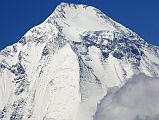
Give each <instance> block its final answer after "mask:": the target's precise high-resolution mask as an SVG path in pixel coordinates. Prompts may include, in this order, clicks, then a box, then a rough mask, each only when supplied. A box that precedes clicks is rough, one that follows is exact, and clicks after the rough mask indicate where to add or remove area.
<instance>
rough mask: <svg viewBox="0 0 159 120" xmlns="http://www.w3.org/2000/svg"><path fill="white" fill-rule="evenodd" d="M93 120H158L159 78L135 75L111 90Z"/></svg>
mask: <svg viewBox="0 0 159 120" xmlns="http://www.w3.org/2000/svg"><path fill="white" fill-rule="evenodd" d="M94 120H159V78H151V77H148V76H145V75H137V76H134V77H132V79H130V80H129V81H128V83H127V84H126V85H124V86H123V87H122V88H120V89H118V88H113V89H111V90H110V91H109V94H108V95H107V96H106V97H105V98H104V99H103V100H102V102H101V104H100V105H99V106H98V110H97V112H96V115H95V116H94Z"/></svg>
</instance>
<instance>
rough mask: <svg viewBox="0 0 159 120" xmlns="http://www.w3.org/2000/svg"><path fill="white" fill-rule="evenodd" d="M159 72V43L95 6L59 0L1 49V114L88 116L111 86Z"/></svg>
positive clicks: (18, 119) (64, 119)
mask: <svg viewBox="0 0 159 120" xmlns="http://www.w3.org/2000/svg"><path fill="white" fill-rule="evenodd" d="M140 73H143V74H145V75H147V76H150V77H159V47H157V46H153V45H150V44H148V43H146V42H145V41H144V40H143V39H142V38H140V37H139V36H138V35H137V34H135V33H134V32H132V31H131V30H129V29H127V28H125V27H124V26H122V25H121V24H119V23H117V22H115V21H113V20H112V19H110V18H109V17H108V16H106V15H105V14H103V13H102V12H101V11H100V10H98V9H96V8H94V7H91V6H86V5H75V4H67V3H61V4H60V5H59V6H57V8H56V9H55V11H54V12H53V13H52V14H51V15H50V16H49V17H48V18H47V19H46V20H45V21H44V22H43V23H42V24H40V25H38V26H36V27H34V28H32V29H31V30H29V31H28V32H27V33H26V34H25V35H24V36H23V37H22V38H21V40H20V41H19V42H18V43H16V44H14V45H12V46H9V47H7V48H5V49H4V50H2V51H1V52H0V119H2V120H9V119H10V120H93V116H94V115H95V113H96V109H97V104H100V101H101V100H102V99H103V98H104V96H106V95H107V90H108V89H110V88H112V87H116V86H118V87H122V86H123V85H124V84H125V83H126V82H127V81H128V79H129V78H131V77H132V76H133V75H137V74H140Z"/></svg>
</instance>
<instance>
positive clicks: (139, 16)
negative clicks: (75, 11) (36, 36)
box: [0, 0, 159, 49]
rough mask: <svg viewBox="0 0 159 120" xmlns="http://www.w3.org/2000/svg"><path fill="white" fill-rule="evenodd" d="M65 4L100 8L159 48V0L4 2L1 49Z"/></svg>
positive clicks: (0, 18) (1, 1) (0, 13)
mask: <svg viewBox="0 0 159 120" xmlns="http://www.w3.org/2000/svg"><path fill="white" fill-rule="evenodd" d="M61 2H68V3H83V4H87V5H91V6H94V7H97V8H98V9H100V10H101V11H103V12H104V13H105V14H106V15H108V16H109V17H111V18H112V19H114V20H115V21H117V22H119V23H121V24H122V25H124V26H126V27H128V28H129V29H131V30H133V31H135V32H136V33H138V34H139V35H140V36H141V37H142V38H144V39H145V41H147V42H149V43H151V44H154V45H159V7H158V6H159V0H0V49H3V48H5V47H6V46H8V45H11V44H13V43H15V42H17V41H18V40H19V39H20V38H21V37H22V36H23V35H24V34H25V33H26V32H27V31H28V30H29V29H30V28H32V27H33V26H35V25H37V24H39V23H41V22H43V21H44V20H45V19H46V18H47V17H48V16H49V15H50V14H51V13H52V12H53V10H54V9H55V7H56V6H57V5H58V4H60V3H61Z"/></svg>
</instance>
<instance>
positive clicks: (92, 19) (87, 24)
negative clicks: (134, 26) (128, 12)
mask: <svg viewBox="0 0 159 120" xmlns="http://www.w3.org/2000/svg"><path fill="white" fill-rule="evenodd" d="M48 20H49V21H52V20H54V21H56V22H57V24H58V25H59V26H62V27H63V33H64V34H65V35H66V37H67V39H69V40H74V41H80V40H79V35H80V34H82V33H83V32H85V31H90V30H93V31H99V30H109V31H114V30H118V31H122V32H126V33H128V32H129V31H128V30H127V29H126V28H125V27H123V26H121V25H120V24H118V23H116V22H115V21H113V20H111V19H110V18H109V17H107V16H106V15H105V14H103V13H102V12H101V11H100V10H98V9H96V8H94V7H91V6H86V5H75V4H67V3H62V4H60V5H59V6H58V7H57V8H56V9H55V11H54V13H53V14H52V15H51V16H50V17H49V18H48Z"/></svg>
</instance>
